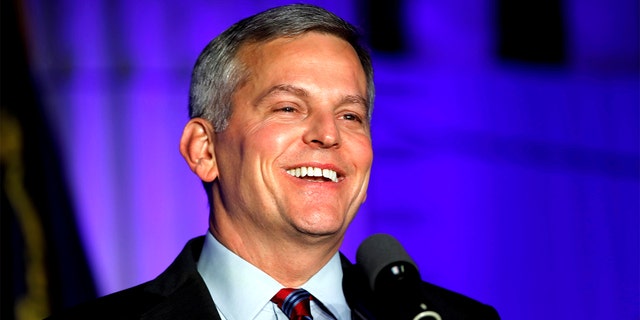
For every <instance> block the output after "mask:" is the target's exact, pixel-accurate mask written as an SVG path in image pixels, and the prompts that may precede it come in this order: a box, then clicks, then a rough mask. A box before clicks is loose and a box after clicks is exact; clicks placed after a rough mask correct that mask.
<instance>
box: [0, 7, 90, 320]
mask: <svg viewBox="0 0 640 320" xmlns="http://www.w3.org/2000/svg"><path fill="white" fill-rule="evenodd" d="M21 5H22V3H21V2H20V1H2V8H1V14H2V18H1V19H2V29H1V31H2V38H1V39H2V47H1V48H2V55H1V59H2V60H1V63H2V64H1V66H0V70H1V71H2V78H1V83H0V84H1V90H2V91H1V93H0V98H1V99H0V101H1V114H0V138H1V139H0V163H1V167H0V175H1V176H0V182H1V183H2V187H1V188H2V197H1V201H2V206H1V207H0V216H1V217H2V219H1V221H0V223H1V225H0V227H1V229H0V236H1V239H0V244H1V250H2V252H1V255H0V257H1V258H0V259H1V261H0V262H1V263H0V271H1V278H0V281H1V282H0V288H1V294H2V296H1V301H2V307H1V309H0V310H1V311H0V318H2V319H20V320H22V319H42V318H44V317H46V316H48V315H49V314H50V313H52V312H55V311H57V310H59V309H61V308H66V307H68V306H71V305H75V304H77V303H80V302H82V301H85V300H89V299H92V298H94V297H95V296H96V288H95V284H94V281H93V278H92V275H91V272H90V269H89V266H88V263H87V259H86V255H85V252H84V250H83V246H82V243H81V241H80V237H79V234H78V230H77V225H76V221H75V217H74V210H73V206H72V202H71V198H70V196H69V193H68V187H67V184H66V182H65V175H64V172H63V170H62V169H63V167H62V165H61V163H60V157H59V151H58V149H57V146H56V139H55V138H56V136H55V134H53V132H52V130H51V128H50V126H49V123H48V122H47V119H46V117H45V115H44V112H43V110H42V109H43V108H42V105H41V101H40V99H39V95H38V93H39V92H38V90H37V87H38V86H37V81H34V77H33V73H32V70H31V69H30V67H29V59H28V56H27V50H26V43H27V42H26V41H25V39H26V38H25V35H26V33H25V32H24V30H25V29H24V26H25V24H24V20H23V18H24V15H21V14H22V13H23V11H22V10H21Z"/></svg>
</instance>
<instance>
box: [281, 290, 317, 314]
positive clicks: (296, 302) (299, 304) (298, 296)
mask: <svg viewBox="0 0 640 320" xmlns="http://www.w3.org/2000/svg"><path fill="white" fill-rule="evenodd" d="M310 299H311V294H310V293H309V292H307V290H304V289H293V288H284V289H281V290H280V291H278V293H276V295H275V296H273V298H271V301H272V302H273V303H275V304H276V305H278V308H280V310H282V312H284V314H285V315H287V317H289V319H290V320H312V319H313V317H311V309H310V307H309V300H310Z"/></svg>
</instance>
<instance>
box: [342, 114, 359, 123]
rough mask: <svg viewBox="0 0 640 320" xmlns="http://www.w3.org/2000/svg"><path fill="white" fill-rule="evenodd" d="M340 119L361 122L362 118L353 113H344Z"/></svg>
mask: <svg viewBox="0 0 640 320" xmlns="http://www.w3.org/2000/svg"><path fill="white" fill-rule="evenodd" d="M342 119H344V120H348V121H356V122H362V117H360V116H359V115H357V114H355V113H345V114H344V115H343V116H342Z"/></svg>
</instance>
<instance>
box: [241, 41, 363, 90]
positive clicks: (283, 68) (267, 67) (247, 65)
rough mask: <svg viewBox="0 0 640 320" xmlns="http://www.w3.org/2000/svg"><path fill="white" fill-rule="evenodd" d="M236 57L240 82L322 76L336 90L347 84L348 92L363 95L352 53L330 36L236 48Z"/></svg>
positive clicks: (359, 68) (360, 73)
mask: <svg viewBox="0 0 640 320" xmlns="http://www.w3.org/2000/svg"><path fill="white" fill-rule="evenodd" d="M237 57H238V59H239V62H240V64H241V65H242V69H243V70H244V71H245V72H244V77H243V78H244V80H243V82H245V81H268V82H270V81H275V82H278V81H283V82H285V83H286V82H287V81H291V80H294V81H298V80H300V81H302V80H311V79H314V80H322V79H323V75H324V76H325V77H330V76H333V77H335V80H336V82H335V84H336V86H338V84H341V85H342V86H343V87H344V86H345V84H351V85H352V86H353V88H351V89H350V90H353V91H357V93H358V94H363V95H364V94H365V92H366V89H367V83H366V76H365V72H364V69H363V67H362V63H361V61H360V58H359V56H358V54H357V53H356V51H355V49H354V48H353V47H352V46H351V44H349V43H348V42H347V41H345V40H343V39H342V38H340V37H337V36H335V35H333V34H327V33H320V32H307V33H303V34H301V35H298V36H295V37H279V38H275V39H272V40H268V41H264V42H253V43H248V44H246V45H244V46H242V47H241V48H240V50H239V51H238V55H237ZM340 80H342V82H340ZM245 83H246V82H245ZM275 84H276V83H272V85H275ZM348 86H349V85H348ZM353 93H355V92H353Z"/></svg>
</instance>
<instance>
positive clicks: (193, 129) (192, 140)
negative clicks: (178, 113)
mask: <svg viewBox="0 0 640 320" xmlns="http://www.w3.org/2000/svg"><path fill="white" fill-rule="evenodd" d="M214 135H215V132H214V130H213V125H212V124H211V123H210V122H209V121H207V120H205V119H202V118H193V119H191V120H189V122H187V124H186V125H185V127H184V130H183V131H182V138H181V139H180V154H182V157H183V158H184V159H185V160H186V161H187V164H188V165H189V168H191V171H193V172H194V173H195V174H196V175H197V176H198V177H200V179H201V180H202V181H205V182H211V181H213V180H215V179H216V178H217V177H218V166H217V164H216V158H215V155H214V152H213V147H214V146H213V136H214Z"/></svg>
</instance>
